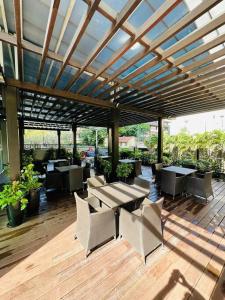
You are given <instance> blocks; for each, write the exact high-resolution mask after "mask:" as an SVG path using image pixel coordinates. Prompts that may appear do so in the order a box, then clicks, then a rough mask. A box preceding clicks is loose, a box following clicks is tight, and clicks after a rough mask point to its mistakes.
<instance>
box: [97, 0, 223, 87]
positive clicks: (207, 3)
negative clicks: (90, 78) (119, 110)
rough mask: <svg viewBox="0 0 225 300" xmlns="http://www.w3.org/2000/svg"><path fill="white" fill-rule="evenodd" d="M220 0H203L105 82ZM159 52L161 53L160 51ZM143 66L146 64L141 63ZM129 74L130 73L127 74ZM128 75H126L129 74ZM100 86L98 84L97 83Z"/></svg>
mask: <svg viewBox="0 0 225 300" xmlns="http://www.w3.org/2000/svg"><path fill="white" fill-rule="evenodd" d="M219 2H220V1H217V0H212V1H211V0H209V1H203V2H202V3H201V4H199V5H198V6H197V7H196V8H194V9H193V10H192V11H191V12H189V13H188V14H187V15H186V16H184V17H183V18H182V19H181V20H180V21H178V22H177V23H176V24H174V25H173V26H171V27H170V28H169V29H168V30H167V31H166V32H165V33H164V34H162V35H160V37H159V38H158V39H156V40H155V41H153V42H151V41H148V44H147V45H148V47H147V48H148V50H147V51H146V50H144V51H142V53H138V54H136V55H135V56H134V57H133V58H132V59H131V60H129V61H128V62H127V63H125V64H124V65H122V66H121V67H120V68H119V69H118V70H117V71H116V72H114V74H112V75H111V76H110V77H109V78H108V81H107V82H110V81H113V80H115V79H117V77H118V76H119V75H121V74H122V73H123V72H124V71H126V70H127V69H129V68H130V67H131V66H132V65H134V64H135V63H137V62H138V61H139V60H140V59H142V58H143V57H144V56H146V55H147V54H149V53H150V52H151V51H152V50H154V49H156V48H157V47H159V46H160V45H161V44H163V43H164V42H166V41H167V40H168V39H169V38H171V37H172V36H174V35H175V34H176V33H177V32H178V31H180V30H182V29H183V28H184V27H185V26H188V25H189V24H190V23H192V22H193V21H195V20H196V19H197V18H199V17H200V16H201V15H203V14H204V13H205V12H206V11H208V10H210V9H211V8H212V7H213V6H215V5H216V4H218V3H219ZM160 54H161V53H160ZM142 67H143V68H145V67H146V66H145V65H143V66H142ZM141 70H142V69H141V67H140V68H139V71H140V72H142V71H141ZM129 75H131V74H129ZM129 75H128V76H129ZM99 87H100V85H99Z"/></svg>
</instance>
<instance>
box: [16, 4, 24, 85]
mask: <svg viewBox="0 0 225 300" xmlns="http://www.w3.org/2000/svg"><path fill="white" fill-rule="evenodd" d="M14 15H15V27H16V46H17V61H18V73H19V80H23V52H22V37H23V35H22V24H23V22H22V1H21V0H14Z"/></svg>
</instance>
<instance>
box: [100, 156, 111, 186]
mask: <svg viewBox="0 0 225 300" xmlns="http://www.w3.org/2000/svg"><path fill="white" fill-rule="evenodd" d="M101 168H102V170H103V173H104V175H105V178H106V181H107V182H110V180H111V174H112V163H111V162H110V161H108V160H105V159H102V160H101Z"/></svg>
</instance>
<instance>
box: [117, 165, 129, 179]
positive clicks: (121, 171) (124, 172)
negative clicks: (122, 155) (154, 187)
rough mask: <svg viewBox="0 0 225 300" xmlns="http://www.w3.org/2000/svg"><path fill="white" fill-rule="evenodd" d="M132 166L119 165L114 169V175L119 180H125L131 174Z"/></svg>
mask: <svg viewBox="0 0 225 300" xmlns="http://www.w3.org/2000/svg"><path fill="white" fill-rule="evenodd" d="M132 171H133V166H132V165H131V164H119V165H118V166H117V168H116V175H117V176H118V177H119V178H123V179H124V180H126V179H127V178H128V176H129V175H130V174H131V173H132Z"/></svg>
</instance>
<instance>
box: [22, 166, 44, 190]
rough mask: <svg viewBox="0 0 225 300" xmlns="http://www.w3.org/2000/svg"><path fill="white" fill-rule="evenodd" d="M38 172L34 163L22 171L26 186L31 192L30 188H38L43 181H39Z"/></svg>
mask: <svg viewBox="0 0 225 300" xmlns="http://www.w3.org/2000/svg"><path fill="white" fill-rule="evenodd" d="M37 175H38V172H35V171H34V165H33V164H29V165H27V166H25V167H24V168H23V169H22V171H21V180H22V184H23V186H24V188H25V189H26V190H27V191H28V192H29V191H30V190H34V189H38V188H39V187H41V183H40V182H39V181H38V177H37Z"/></svg>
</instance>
